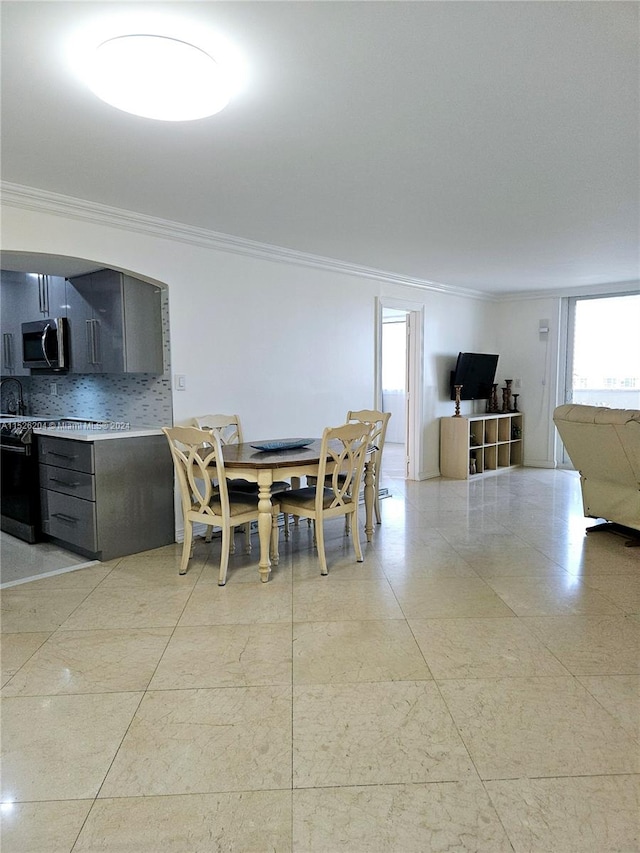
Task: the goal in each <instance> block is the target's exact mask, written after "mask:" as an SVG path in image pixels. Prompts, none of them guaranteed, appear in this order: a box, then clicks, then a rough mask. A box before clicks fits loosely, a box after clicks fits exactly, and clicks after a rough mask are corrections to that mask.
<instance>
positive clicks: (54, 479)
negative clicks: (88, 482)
mask: <svg viewBox="0 0 640 853" xmlns="http://www.w3.org/2000/svg"><path fill="white" fill-rule="evenodd" d="M49 482H50V483H62V485H63V486H68V487H69V488H70V489H75V488H77V487H78V486H79V485H80V483H68V482H67V481H66V480H60V479H58V477H49Z"/></svg>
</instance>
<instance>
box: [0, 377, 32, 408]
mask: <svg viewBox="0 0 640 853" xmlns="http://www.w3.org/2000/svg"><path fill="white" fill-rule="evenodd" d="M5 382H15V383H16V384H17V385H18V388H19V389H20V391H19V396H18V402H17V409H18V411H17V412H12V411H10V409H9V404H8V403H7V412H8V414H10V415H19V416H20V415H24V414H25V413H26V411H27V407H26V406H25V404H24V393H23V390H22V382H20V380H19V379H16V378H15V376H6V377H5V378H4V379H0V388H2V386H3V385H4V383H5Z"/></svg>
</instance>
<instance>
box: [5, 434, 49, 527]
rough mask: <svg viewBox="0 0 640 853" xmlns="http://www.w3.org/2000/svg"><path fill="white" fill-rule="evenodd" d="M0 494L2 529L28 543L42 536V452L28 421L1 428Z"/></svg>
mask: <svg viewBox="0 0 640 853" xmlns="http://www.w3.org/2000/svg"><path fill="white" fill-rule="evenodd" d="M0 454H1V458H0V463H1V464H2V470H1V473H0V477H1V479H2V492H1V496H0V511H1V526H2V530H4V531H5V532H6V533H10V534H11V535H12V536H15V537H16V538H18V539H23V540H24V541H25V542H37V541H38V540H39V539H40V490H39V487H38V453H37V443H36V441H35V440H34V437H33V433H32V430H31V426H30V425H28V424H24V423H16V422H15V421H12V422H10V423H5V424H2V426H1V427H0Z"/></svg>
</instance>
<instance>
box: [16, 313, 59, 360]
mask: <svg viewBox="0 0 640 853" xmlns="http://www.w3.org/2000/svg"><path fill="white" fill-rule="evenodd" d="M22 366H23V367H31V368H33V369H41V368H44V369H45V370H55V371H61V370H68V369H69V329H68V325H67V320H66V317H49V319H48V320H35V321H34V322H33V323H23V324H22Z"/></svg>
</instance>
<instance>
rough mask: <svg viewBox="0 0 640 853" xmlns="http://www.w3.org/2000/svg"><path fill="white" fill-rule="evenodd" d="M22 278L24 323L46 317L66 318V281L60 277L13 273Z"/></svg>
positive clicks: (21, 308) (21, 312) (22, 314)
mask: <svg viewBox="0 0 640 853" xmlns="http://www.w3.org/2000/svg"><path fill="white" fill-rule="evenodd" d="M13 275H19V276H21V277H22V282H23V284H22V300H21V305H20V314H21V316H22V322H23V323H32V322H33V321H34V320H41V319H43V318H44V317H66V316H67V299H66V285H67V282H66V279H64V278H63V277H62V276H59V275H40V274H36V273H13Z"/></svg>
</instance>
